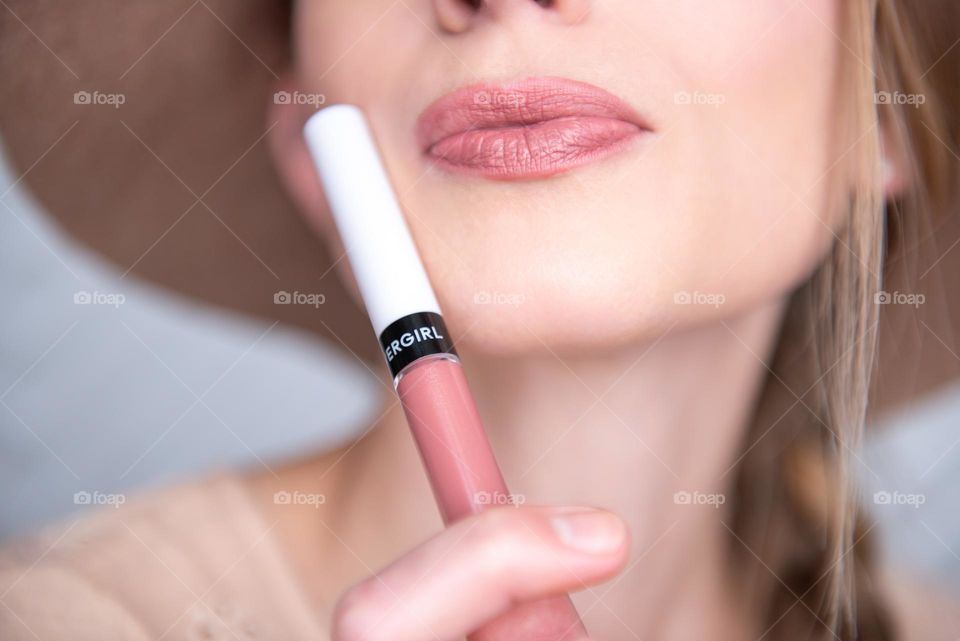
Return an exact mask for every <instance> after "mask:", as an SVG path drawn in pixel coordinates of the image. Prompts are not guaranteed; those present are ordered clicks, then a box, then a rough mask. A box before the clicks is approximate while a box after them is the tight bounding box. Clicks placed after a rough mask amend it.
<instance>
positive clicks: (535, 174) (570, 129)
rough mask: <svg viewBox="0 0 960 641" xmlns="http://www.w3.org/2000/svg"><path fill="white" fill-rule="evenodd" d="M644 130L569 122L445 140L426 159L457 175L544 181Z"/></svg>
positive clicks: (612, 121) (587, 120)
mask: <svg viewBox="0 0 960 641" xmlns="http://www.w3.org/2000/svg"><path fill="white" fill-rule="evenodd" d="M642 132H643V130H642V129H641V128H640V127H638V126H637V125H635V124H633V123H630V122H626V121H624V120H619V119H616V118H605V117H598V116H569V117H564V118H556V119H553V120H545V121H542V122H537V123H533V124H528V125H511V126H506V127H497V128H487V129H474V130H471V131H465V132H462V133H457V134H454V135H451V136H448V137H446V138H444V139H442V140H440V141H439V142H437V143H435V144H434V145H432V146H431V147H430V148H429V149H428V150H427V155H428V157H429V158H431V159H432V160H433V161H434V162H435V164H436V165H439V166H441V167H443V168H445V169H448V170H450V171H454V172H456V173H462V174H468V175H474V176H479V177H483V178H490V179H495V180H497V179H498V180H523V179H533V178H545V177H548V176H553V175H556V174H560V173H564V172H567V171H570V170H572V169H576V168H577V167H581V166H583V165H586V164H589V163H592V162H596V161H598V160H601V159H603V158H606V157H607V156H610V155H612V154H615V153H617V152H619V151H621V150H623V149H624V148H625V147H626V146H628V145H629V144H630V143H631V142H632V141H633V140H635V139H636V138H637V137H638V136H639V135H640V134H641V133H642Z"/></svg>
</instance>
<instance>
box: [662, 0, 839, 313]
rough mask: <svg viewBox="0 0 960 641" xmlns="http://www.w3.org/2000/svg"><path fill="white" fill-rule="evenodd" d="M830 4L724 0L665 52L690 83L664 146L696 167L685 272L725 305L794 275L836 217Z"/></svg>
mask: <svg viewBox="0 0 960 641" xmlns="http://www.w3.org/2000/svg"><path fill="white" fill-rule="evenodd" d="M839 14H840V5H839V3H838V2H833V1H827V0H821V1H819V2H801V3H793V2H774V1H769V0H765V1H763V2H759V1H757V2H754V1H750V2H746V1H744V2H732V3H724V11H722V12H721V11H718V12H717V13H716V15H715V16H711V17H712V18H713V19H711V20H709V22H710V29H711V30H710V33H712V34H713V35H712V36H710V35H709V33H702V34H700V37H699V38H694V40H695V41H696V42H697V43H698V44H697V45H695V46H693V47H692V48H685V49H683V57H682V58H680V59H678V62H677V64H676V69H677V70H678V75H679V76H680V82H681V83H684V84H685V85H686V87H685V89H684V91H687V92H689V93H691V94H693V93H694V92H698V91H699V92H701V98H700V100H699V102H700V104H696V103H697V100H696V99H691V100H690V102H691V104H689V105H686V106H685V105H678V108H677V109H676V110H675V111H674V112H673V113H674V114H675V121H674V122H673V123H672V124H673V125H674V126H675V127H676V129H677V130H678V131H681V132H683V133H682V134H681V135H678V137H677V138H678V144H677V145H676V147H675V148H674V149H672V150H671V151H673V152H675V153H676V157H675V161H676V162H677V163H678V164H677V166H681V167H693V168H694V171H695V172H696V174H697V175H698V176H697V177H694V180H696V181H697V184H696V186H695V188H694V189H692V190H690V192H689V193H690V196H689V198H688V199H687V202H686V207H688V208H689V210H690V211H691V213H692V215H694V216H696V219H697V220H698V221H700V223H701V226H700V229H699V232H700V233H699V235H698V236H699V239H700V240H699V241H698V242H699V243H700V246H701V247H702V248H703V254H702V258H701V260H700V261H699V262H700V264H699V265H698V267H699V269H698V273H697V279H698V280H699V281H700V282H701V283H703V284H704V285H705V286H708V287H710V288H712V289H713V290H714V291H719V292H722V293H725V294H726V296H727V299H728V300H729V301H731V302H732V303H734V304H731V305H730V307H729V309H728V312H732V311H735V310H736V309H737V305H736V304H735V303H736V302H737V301H738V300H739V299H742V300H743V302H744V304H749V303H750V302H753V301H756V300H758V299H760V298H762V297H767V298H770V297H774V296H782V295H784V294H786V293H787V292H788V291H789V290H790V289H791V288H792V287H794V286H796V285H797V284H798V283H799V282H801V281H802V280H804V279H806V278H807V277H808V276H809V274H810V272H811V271H812V270H813V269H814V268H815V267H816V265H817V264H818V263H819V262H820V261H821V260H822V257H823V255H824V253H825V251H826V250H827V248H828V247H829V245H830V244H831V242H832V241H833V240H834V233H835V229H836V228H837V227H838V226H839V225H840V223H841V220H840V215H841V211H840V208H839V207H837V206H836V205H837V201H836V199H835V198H834V197H833V192H832V191H831V190H832V188H833V187H834V186H835V180H834V176H833V175H831V168H832V167H834V166H835V165H837V164H838V161H839V160H840V158H841V156H842V154H843V153H844V151H845V150H846V149H847V148H848V145H847V144H846V143H845V142H844V141H843V139H842V138H841V133H842V132H840V131H838V130H837V129H836V127H837V126H838V125H839V122H840V117H839V114H838V111H837V107H838V105H839V104H840V102H841V96H840V91H839V89H840V88H839V86H838V83H839V81H838V73H839V68H840V59H841V55H840V54H841V51H842V48H843V45H842V44H841V42H840V40H839V38H838V36H837V35H835V34H839V33H841V31H842V27H841V25H840V15H839ZM678 186H679V185H678Z"/></svg>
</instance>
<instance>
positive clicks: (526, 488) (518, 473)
mask: <svg viewBox="0 0 960 641" xmlns="http://www.w3.org/2000/svg"><path fill="white" fill-rule="evenodd" d="M780 314H781V306H780V305H771V306H769V307H766V308H761V309H757V310H754V311H752V312H750V313H749V314H745V315H743V316H740V317H737V318H732V319H727V320H726V321H724V322H722V323H716V324H712V325H706V326H702V327H699V328H695V329H687V330H683V331H681V330H674V331H670V332H668V333H666V334H665V335H663V336H661V337H659V338H658V339H656V340H653V341H651V342H648V343H647V344H644V345H636V346H634V347H632V348H630V349H622V350H619V351H617V352H616V353H607V354H604V355H602V356H596V357H593V358H584V357H568V356H565V355H556V354H553V353H549V352H548V353H547V354H545V355H538V356H529V357H524V358H493V357H490V356H488V355H484V354H476V353H471V352H470V351H469V350H461V356H462V357H463V361H464V363H465V367H466V370H467V376H468V379H469V381H470V386H471V390H472V391H473V394H474V396H475V398H476V401H477V404H478V406H479V409H480V412H481V415H482V416H483V418H484V421H485V424H486V429H487V431H488V434H489V437H490V440H491V442H492V445H493V449H494V451H495V452H496V453H497V457H498V460H499V462H500V465H501V468H502V470H503V473H504V476H505V478H506V480H507V483H508V485H509V487H510V489H511V492H513V494H514V496H515V497H517V498H518V499H520V500H523V501H525V502H526V503H529V504H569V505H573V504H587V505H594V506H601V507H604V508H607V509H610V510H612V511H614V512H616V513H618V514H620V515H621V516H622V517H623V518H624V519H625V520H626V521H627V523H628V524H629V525H630V527H631V531H632V536H633V552H632V556H631V561H630V563H629V564H628V566H627V570H626V571H625V572H624V573H622V574H621V575H620V576H618V577H617V578H616V579H615V580H614V581H612V582H610V583H608V584H606V585H603V586H599V587H597V588H593V589H589V590H586V591H584V592H581V593H579V594H577V595H576V596H575V600H576V602H577V606H578V609H579V610H580V612H581V614H582V615H583V617H584V620H585V623H586V624H587V627H588V629H590V630H591V633H592V634H593V635H595V637H596V638H619V637H622V636H623V635H624V633H625V632H629V633H632V634H631V635H630V636H633V637H637V638H650V637H656V638H662V639H687V638H695V637H697V636H699V637H703V638H715V639H720V638H731V639H732V638H742V637H743V636H745V632H744V627H743V626H744V625H748V624H747V622H746V619H747V617H746V616H744V611H745V610H746V608H744V607H743V604H742V603H741V602H738V600H737V596H736V593H735V591H734V590H733V589H732V582H730V581H729V580H728V566H727V558H726V551H727V550H728V549H729V548H728V541H729V537H730V533H729V532H728V530H727V527H726V525H725V523H724V521H725V518H726V511H725V509H724V506H725V504H726V503H728V501H727V500H726V499H727V497H728V496H729V492H730V485H731V483H732V482H733V479H734V476H735V471H734V470H733V469H732V468H733V467H734V465H735V462H736V460H737V457H738V452H739V451H740V450H741V449H742V447H743V446H742V439H743V437H744V434H745V428H746V426H747V422H748V420H749V418H750V415H751V413H752V410H753V407H754V406H755V404H756V399H757V394H758V391H759V388H760V384H761V382H762V380H763V378H764V375H765V374H766V369H765V366H764V360H766V359H767V357H768V355H769V353H770V351H771V348H772V346H773V343H774V340H775V336H776V331H777V328H778V326H779V322H780ZM388 403H389V404H390V405H392V409H389V410H387V411H386V412H385V413H384V414H383V415H381V418H380V420H379V421H378V424H377V426H376V429H375V430H374V431H373V432H371V434H370V435H369V436H367V437H365V438H364V439H363V440H362V441H361V442H360V443H358V444H356V446H353V447H351V449H350V451H349V453H348V454H339V455H337V456H336V458H335V460H334V461H333V462H332V463H331V461H329V460H325V461H324V462H323V464H322V465H319V467H323V468H324V470H321V472H322V475H323V477H325V478H326V479H328V480H329V479H333V478H334V477H336V482H335V484H336V485H337V486H339V487H340V488H341V491H342V489H343V488H351V494H352V496H351V497H350V499H349V501H346V502H345V503H346V505H348V506H358V507H356V509H352V508H351V509H343V510H337V513H336V514H329V515H327V516H326V517H325V518H326V519H327V521H326V522H327V526H326V529H329V528H330V527H331V526H332V527H333V529H335V530H336V532H337V537H336V538H337V540H339V541H343V540H350V541H351V547H352V548H353V549H354V550H361V551H362V556H363V558H364V559H367V560H368V564H367V565H365V566H364V567H350V568H345V569H344V570H343V573H344V575H345V579H344V580H345V581H348V582H349V581H353V580H356V579H358V578H360V576H362V575H363V574H367V573H369V567H371V566H370V565H369V564H371V563H372V564H373V565H372V567H375V566H377V565H379V564H383V563H386V562H389V561H390V560H392V558H395V557H396V556H397V555H399V554H401V553H402V552H404V551H405V550H406V549H408V548H409V547H410V546H411V545H413V544H414V543H416V542H418V541H420V540H422V539H424V538H426V537H428V536H430V535H431V534H432V533H433V532H435V530H436V527H437V526H438V524H439V520H438V517H437V513H436V507H435V506H434V505H433V503H432V501H431V500H430V494H429V489H428V488H427V485H426V481H425V479H424V475H423V472H422V470H421V469H420V463H419V460H418V458H417V455H416V452H415V449H414V448H413V445H412V442H411V441H412V440H411V438H410V435H409V430H408V429H407V426H406V423H405V421H404V418H403V413H402V411H400V409H399V407H398V406H397V405H396V399H395V398H394V397H392V396H390V397H388ZM333 469H335V470H336V471H335V472H333V473H329V470H333ZM309 475H310V476H313V477H314V478H316V466H315V467H314V470H313V472H310V473H309ZM333 484H334V483H333V482H331V485H333ZM678 492H680V493H682V494H680V495H676V493H678ZM413 497H418V498H413ZM686 498H690V499H691V500H690V501H689V503H690V504H688V503H687V502H686V501H685V499H686ZM718 503H719V504H720V505H719V507H718V506H717V504H718ZM369 506H378V507H377V508H376V509H372V508H370V507H369ZM385 522H390V523H392V525H391V527H390V531H391V532H393V533H394V536H392V537H390V539H389V540H385V539H384V538H383V536H382V533H383V531H384V529H385V528H384V523H385ZM300 527H301V530H300V531H301V532H302V531H303V529H302V528H303V527H305V526H303V525H302V524H301V526H300ZM332 548H333V549H334V550H335V551H336V553H337V555H338V556H341V557H342V554H341V552H342V549H341V547H340V546H339V545H336V544H335V545H333V546H332ZM318 564H320V565H324V567H325V568H326V569H327V572H328V574H329V572H330V571H331V570H332V569H333V565H336V561H335V560H334V559H325V560H323V563H321V562H320V560H318ZM354 565H355V564H354ZM346 575H350V576H346ZM693 612H695V613H697V614H696V616H691V613H693ZM734 612H735V613H737V614H736V615H733V614H731V613H734ZM624 626H626V629H625V628H624ZM718 631H724V632H726V633H727V634H724V633H722V632H721V633H718Z"/></svg>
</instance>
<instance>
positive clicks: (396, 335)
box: [380, 312, 457, 377]
mask: <svg viewBox="0 0 960 641" xmlns="http://www.w3.org/2000/svg"><path fill="white" fill-rule="evenodd" d="M380 347H382V348H383V355H384V356H385V357H386V359H387V365H389V366H390V373H391V374H392V375H393V376H394V377H396V375H397V374H399V373H400V372H401V371H402V370H403V368H404V367H406V366H407V365H409V364H410V363H412V362H413V361H415V360H417V359H418V358H423V357H424V356H430V355H432V354H453V355H454V356H456V354H457V350H455V349H454V348H453V341H452V340H451V339H450V335H449V333H448V332H447V326H446V325H444V324H443V318H441V316H440V314H437V313H434V312H417V313H416V314H410V315H409V316H404V317H403V318H401V319H399V320H396V321H394V322H392V323H390V324H389V325H388V326H387V328H386V329H385V330H383V333H382V334H380Z"/></svg>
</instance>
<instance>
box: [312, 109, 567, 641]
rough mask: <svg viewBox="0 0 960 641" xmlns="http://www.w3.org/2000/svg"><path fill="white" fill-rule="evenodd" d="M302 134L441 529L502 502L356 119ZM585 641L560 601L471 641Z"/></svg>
mask: <svg viewBox="0 0 960 641" xmlns="http://www.w3.org/2000/svg"><path fill="white" fill-rule="evenodd" d="M304 136H305V138H306V141H307V146H308V147H309V148H310V152H311V154H312V156H313V159H314V162H315V164H316V167H317V171H318V173H319V175H320V180H321V182H322V183H323V187H324V192H325V194H326V197H327V201H328V203H329V204H330V207H331V210H332V212H333V217H334V221H335V222H336V225H337V229H338V231H339V232H340V236H341V238H342V239H343V243H344V246H345V248H346V251H347V257H348V258H349V260H350V266H351V267H352V268H353V273H354V276H355V277H356V279H357V284H358V286H359V288H360V294H361V296H362V297H363V302H364V305H365V306H366V308H367V313H368V315H369V316H370V321H371V323H372V324H373V328H374V331H375V332H376V334H377V336H379V338H380V345H381V347H382V348H383V353H384V356H385V358H386V361H387V365H388V367H389V368H390V372H391V374H392V375H393V382H394V386H395V388H396V391H397V394H398V395H399V397H400V401H401V403H402V405H403V410H404V413H405V414H406V417H407V422H408V423H409V425H410V429H411V431H412V433H413V437H414V440H415V441H416V443H417V448H418V449H419V451H420V455H421V458H422V459H423V464H424V467H425V468H426V471H427V475H428V476H429V478H430V484H431V486H432V488H433V493H434V496H435V497H436V501H437V504H438V505H439V507H440V512H441V515H442V516H443V519H444V522H445V523H451V522H453V521H456V520H458V519H461V518H463V517H465V516H469V515H470V514H475V513H477V512H480V511H482V510H484V509H486V508H488V507H491V506H492V505H495V504H498V503H500V502H502V500H504V499H506V497H509V496H510V495H509V492H508V490H507V486H506V483H504V480H503V475H502V474H501V473H500V468H499V466H498V465H497V461H496V459H495V458H494V456H493V451H492V450H491V448H490V443H489V442H488V441H487V437H486V434H485V433H484V430H483V424H482V423H481V421H480V415H479V414H478V412H477V407H476V404H475V403H474V400H473V396H472V395H471V394H470V390H469V388H468V387H467V381H466V378H465V377H464V374H463V369H462V367H461V365H460V359H459V357H458V356H457V352H456V349H455V348H454V345H453V342H452V341H451V339H450V334H449V332H448V331H447V328H446V326H445V325H444V322H443V318H442V316H441V315H440V306H439V304H438V303H437V299H436V296H435V295H434V293H433V289H432V287H431V286H430V281H429V280H428V279H427V274H426V272H425V271H424V269H423V264H422V263H421V261H420V256H419V254H418V253H417V249H416V246H415V245H414V243H413V239H412V238H411V236H410V232H409V230H408V229H407V225H406V222H405V220H404V218H403V214H402V212H401V211H400V206H399V204H398V203H397V199H396V196H395V195H394V192H393V188H392V187H391V185H390V181H389V179H388V178H387V174H386V171H385V170H384V168H383V164H382V162H381V160H380V156H379V154H378V152H377V148H376V144H375V143H374V140H373V136H372V135H371V133H370V130H369V128H368V126H367V124H366V120H365V118H364V117H363V113H362V112H361V111H360V110H359V109H358V108H357V107H354V106H351V105H334V106H331V107H327V108H325V109H322V110H321V111H319V112H317V113H316V114H314V115H313V116H311V117H310V119H309V120H308V121H307V124H306V127H305V128H304ZM584 637H586V631H585V630H584V627H583V623H582V622H581V621H580V617H579V615H578V614H577V612H576V610H575V609H574V607H573V604H572V603H571V602H570V598H569V597H568V596H566V595H558V596H554V597H550V598H546V599H541V600H537V601H531V602H529V603H524V604H520V605H518V606H517V607H515V608H514V609H512V610H510V611H509V612H507V613H505V614H503V615H501V616H500V617H498V618H497V619H495V620H493V621H491V622H489V623H488V624H486V625H485V626H483V627H482V628H481V629H479V630H476V631H475V632H473V633H472V634H470V635H469V639H470V640H471V641H573V640H574V639H582V638H584Z"/></svg>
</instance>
